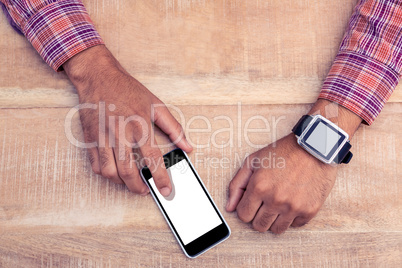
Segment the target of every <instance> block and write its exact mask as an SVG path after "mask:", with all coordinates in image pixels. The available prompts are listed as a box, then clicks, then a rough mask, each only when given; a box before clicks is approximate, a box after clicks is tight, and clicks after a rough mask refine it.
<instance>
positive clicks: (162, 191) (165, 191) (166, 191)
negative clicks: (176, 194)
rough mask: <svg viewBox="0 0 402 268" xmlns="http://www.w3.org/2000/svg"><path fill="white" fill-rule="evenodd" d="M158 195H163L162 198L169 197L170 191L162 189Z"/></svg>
mask: <svg viewBox="0 0 402 268" xmlns="http://www.w3.org/2000/svg"><path fill="white" fill-rule="evenodd" d="M160 193H161V194H162V195H163V196H165V197H166V196H169V195H170V189H169V188H168V187H163V188H162V189H161V190H160Z"/></svg>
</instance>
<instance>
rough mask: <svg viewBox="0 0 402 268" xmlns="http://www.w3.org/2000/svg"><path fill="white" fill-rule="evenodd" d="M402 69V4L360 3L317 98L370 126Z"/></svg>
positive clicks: (389, 0)
mask: <svg viewBox="0 0 402 268" xmlns="http://www.w3.org/2000/svg"><path fill="white" fill-rule="evenodd" d="M401 67H402V0H360V2H359V3H358V5H357V6H356V8H355V11H354V13H353V15H352V17H351V19H350V22H349V28H348V30H347V32H346V34H345V36H344V39H343V41H342V43H341V46H340V49H339V52H338V55H337V56H336V58H335V61H334V63H333V65H332V67H331V69H330V71H329V74H328V76H327V78H326V80H325V82H324V85H323V87H322V90H321V92H320V95H319V97H318V98H322V99H327V100H330V101H333V102H336V103H338V104H340V105H342V106H344V107H346V108H348V109H349V110H351V111H353V112H354V113H356V114H357V115H358V116H360V117H361V118H362V119H363V120H364V121H365V122H366V123H367V124H369V125H371V124H372V123H373V121H374V120H375V118H376V117H377V116H378V114H379V113H380V112H381V110H382V108H383V107H384V105H385V103H386V102H387V100H388V99H389V97H390V96H391V94H392V92H393V90H394V89H395V87H396V86H397V84H398V81H399V77H400V75H401Z"/></svg>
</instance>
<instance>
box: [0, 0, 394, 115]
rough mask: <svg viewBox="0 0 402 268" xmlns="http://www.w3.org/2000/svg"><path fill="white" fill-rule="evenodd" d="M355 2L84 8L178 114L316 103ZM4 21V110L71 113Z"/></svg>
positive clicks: (186, 1) (46, 70)
mask: <svg viewBox="0 0 402 268" xmlns="http://www.w3.org/2000/svg"><path fill="white" fill-rule="evenodd" d="M356 2H357V1H356V0H344V1H331V0H320V1H318V0H301V1H292V0H264V1H261V0H248V1H243V0H217V1H215V0H214V1H212V0H209V1H206V0H200V1H193V0H166V1H159V0H151V1H150V0H137V1H124V0H114V1H100V0H97V1H84V3H85V5H86V7H87V9H88V11H89V13H90V15H91V17H92V19H93V21H94V23H95V25H96V27H97V29H98V30H99V32H100V34H101V36H102V37H103V38H104V40H105V42H106V44H107V46H108V48H109V49H110V50H111V51H112V52H113V54H114V55H115V56H116V57H117V59H118V60H119V61H120V62H121V63H122V65H123V66H124V67H125V68H126V69H127V70H128V71H129V72H130V73H131V74H132V75H133V76H134V77H136V78H137V79H138V80H140V81H141V82H142V83H144V84H145V85H146V86H147V87H148V88H149V89H150V90H151V91H152V92H154V93H155V94H156V95H157V96H158V97H160V98H161V99H162V100H163V101H165V102H168V103H172V104H176V105H191V104H194V101H195V100H196V103H197V104H207V105H210V104H215V105H221V104H237V102H238V101H242V102H243V103H245V104H286V103H290V104H291V103H312V102H314V101H315V99H316V97H317V95H318V92H319V90H320V87H321V85H322V82H323V80H324V79H325V76H326V74H327V72H328V70H329V68H330V66H331V63H332V60H333V59H334V57H335V55H336V53H337V50H338V47H339V44H340V42H341V40H342V36H343V34H344V31H345V29H346V26H347V24H348V21H349V17H350V15H351V14H352V11H353V7H354V6H355V4H356ZM0 21H1V23H0V51H1V57H0V107H7V108H18V107H21V108H32V107H71V106H73V105H75V104H76V103H77V96H76V94H75V90H74V88H73V86H72V85H71V83H70V82H69V81H68V79H67V77H66V76H65V74H64V73H55V72H53V71H52V70H51V69H50V67H48V66H47V65H46V64H45V63H44V62H43V61H42V59H41V58H40V56H39V55H38V54H37V53H36V51H35V50H34V49H33V48H32V47H31V45H30V44H29V43H28V42H27V40H25V38H24V37H23V36H20V35H17V34H16V33H15V32H14V31H13V30H12V29H11V27H10V26H9V25H8V23H7V21H6V19H5V16H4V15H3V14H1V15H0ZM251 93H252V94H251ZM401 101H402V92H401V90H400V89H399V87H398V89H396V90H395V92H394V94H393V95H392V97H391V99H390V102H401Z"/></svg>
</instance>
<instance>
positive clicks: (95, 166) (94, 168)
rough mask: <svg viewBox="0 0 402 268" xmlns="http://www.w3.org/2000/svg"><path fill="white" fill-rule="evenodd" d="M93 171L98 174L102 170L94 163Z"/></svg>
mask: <svg viewBox="0 0 402 268" xmlns="http://www.w3.org/2000/svg"><path fill="white" fill-rule="evenodd" d="M92 171H93V172H94V173H95V174H97V175H101V170H100V168H99V166H98V165H94V164H92Z"/></svg>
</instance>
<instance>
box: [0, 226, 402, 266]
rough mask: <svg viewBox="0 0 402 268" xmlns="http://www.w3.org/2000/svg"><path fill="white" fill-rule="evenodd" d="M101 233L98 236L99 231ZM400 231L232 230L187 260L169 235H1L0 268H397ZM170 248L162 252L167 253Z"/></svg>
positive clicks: (102, 232)
mask: <svg viewBox="0 0 402 268" xmlns="http://www.w3.org/2000/svg"><path fill="white" fill-rule="evenodd" d="M98 231H100V232H98ZM401 239H402V235H401V234H400V233H384V232H369V233H364V232H358V233H354V232H353V233H348V232H341V233H338V232H335V233H320V232H317V233H310V232H301V233H286V234H284V235H281V236H274V235H271V234H260V233H257V232H234V233H233V235H232V237H231V238H230V239H229V240H228V241H227V242H225V243H223V244H221V245H219V247H216V248H214V249H212V250H211V251H209V252H208V253H206V254H204V255H202V256H200V257H198V258H196V259H194V260H191V259H188V258H186V257H185V256H184V255H183V253H182V252H181V250H180V248H179V246H178V245H177V244H175V240H174V237H173V235H172V234H171V233H168V232H154V231H147V232H143V231H137V230H132V231H128V232H115V231H109V232H107V233H106V232H104V231H103V230H99V228H97V227H94V228H93V229H92V232H88V233H80V234H46V235H6V236H2V237H0V255H1V256H0V265H2V266H3V267H399V266H400V263H401V254H400V249H401ZM167 248H168V249H169V250H166V249H167Z"/></svg>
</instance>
